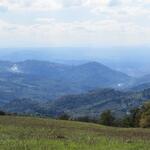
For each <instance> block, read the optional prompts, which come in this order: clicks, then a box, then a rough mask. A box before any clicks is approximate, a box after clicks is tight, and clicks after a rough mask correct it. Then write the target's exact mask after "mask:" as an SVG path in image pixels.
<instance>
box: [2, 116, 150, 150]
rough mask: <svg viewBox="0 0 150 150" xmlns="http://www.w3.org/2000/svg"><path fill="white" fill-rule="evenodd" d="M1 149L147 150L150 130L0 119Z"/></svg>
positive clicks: (40, 120) (148, 148)
mask: <svg viewBox="0 0 150 150" xmlns="http://www.w3.org/2000/svg"><path fill="white" fill-rule="evenodd" d="M0 150H150V130H149V129H125V128H124V129H123V128H112V127H105V126H101V125H97V124H91V123H80V122H73V121H60V120H52V119H43V118H32V117H14V116H0Z"/></svg>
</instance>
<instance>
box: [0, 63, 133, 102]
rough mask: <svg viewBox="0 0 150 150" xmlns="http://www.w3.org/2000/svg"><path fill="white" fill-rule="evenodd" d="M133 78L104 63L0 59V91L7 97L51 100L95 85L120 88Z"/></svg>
mask: <svg viewBox="0 0 150 150" xmlns="http://www.w3.org/2000/svg"><path fill="white" fill-rule="evenodd" d="M132 80H133V78H131V77H129V76H128V75H126V74H124V73H121V72H118V71H115V70H112V69H110V68H108V67H107V66H105V65H103V64H100V63H97V62H88V63H86V64H82V65H77V66H76V65H75V66H73V65H64V64H59V63H52V62H48V61H37V60H26V61H22V62H8V61H7V62H6V61H0V82H1V86H0V92H2V93H5V96H4V97H3V98H1V97H0V102H5V101H9V100H11V98H10V97H9V98H7V94H8V95H12V98H13V99H14V98H15V97H16V98H31V99H35V100H39V101H45V100H51V99H55V98H58V97H60V96H63V95H67V94H78V93H82V92H86V91H88V90H92V89H96V88H107V87H113V88H123V87H126V86H128V84H130V82H131V81H132Z"/></svg>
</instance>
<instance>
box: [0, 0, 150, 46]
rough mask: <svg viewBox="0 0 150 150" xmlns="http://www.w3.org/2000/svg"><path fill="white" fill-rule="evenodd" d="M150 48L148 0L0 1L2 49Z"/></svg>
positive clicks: (0, 41) (0, 43)
mask: <svg viewBox="0 0 150 150" xmlns="http://www.w3.org/2000/svg"><path fill="white" fill-rule="evenodd" d="M138 45H140V46H150V0H0V48H2V47H114V46H118V47H119V46H127V47H130V46H138Z"/></svg>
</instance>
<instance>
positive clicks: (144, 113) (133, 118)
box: [100, 103, 150, 128]
mask: <svg viewBox="0 0 150 150" xmlns="http://www.w3.org/2000/svg"><path fill="white" fill-rule="evenodd" d="M100 123H101V124H103V125H107V126H118V127H142V128H148V127H150V103H145V104H144V105H143V106H142V107H140V108H135V109H133V110H131V111H130V114H129V115H126V116H124V117H122V118H119V119H118V118H116V117H115V115H114V114H113V113H112V112H111V111H110V110H107V111H105V112H103V113H102V114H101V116H100Z"/></svg>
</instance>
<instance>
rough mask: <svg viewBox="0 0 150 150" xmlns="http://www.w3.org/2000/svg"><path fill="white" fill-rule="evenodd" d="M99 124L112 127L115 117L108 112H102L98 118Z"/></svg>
mask: <svg viewBox="0 0 150 150" xmlns="http://www.w3.org/2000/svg"><path fill="white" fill-rule="evenodd" d="M100 124H103V125H107V126H113V125H114V124H115V117H114V115H113V114H112V112H111V111H110V110H107V111H104V112H103V113H102V114H101V116H100Z"/></svg>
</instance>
